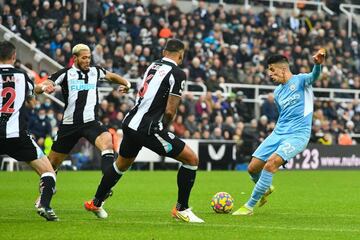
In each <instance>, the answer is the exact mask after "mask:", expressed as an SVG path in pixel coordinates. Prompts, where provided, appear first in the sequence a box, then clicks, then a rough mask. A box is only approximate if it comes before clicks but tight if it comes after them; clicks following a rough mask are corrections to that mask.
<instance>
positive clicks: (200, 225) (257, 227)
mask: <svg viewBox="0 0 360 240" xmlns="http://www.w3.org/2000/svg"><path fill="white" fill-rule="evenodd" d="M234 218H239V217H234ZM240 218H241V217H240ZM244 218H247V217H244ZM1 220H21V221H24V219H23V218H11V217H9V218H8V217H1V218H0V221H1ZM30 220H31V219H29V221H30ZM93 220H94V221H99V222H103V223H104V224H106V223H109V224H126V225H128V224H140V225H153V226H158V225H172V226H175V225H176V224H182V225H179V226H191V227H202V228H208V227H221V228H237V229H238V228H243V229H255V230H256V229H264V230H280V231H302V232H304V231H305V232H307V231H312V232H329V233H333V232H340V233H360V229H351V228H348V229H347V228H344V229H334V228H312V227H281V226H265V225H256V226H254V225H244V224H218V223H206V222H205V223H203V224H198V223H197V224H191V223H183V222H176V221H175V220H174V221H171V222H164V221H162V222H154V221H151V222H150V221H119V220H113V219H110V220H111V221H110V220H99V219H97V218H94V219H93ZM81 221H82V220H78V219H66V220H64V221H61V222H62V223H67V222H81ZM83 221H86V222H88V221H89V219H84V220H83ZM31 222H32V223H33V221H31ZM23 223H24V222H23Z"/></svg>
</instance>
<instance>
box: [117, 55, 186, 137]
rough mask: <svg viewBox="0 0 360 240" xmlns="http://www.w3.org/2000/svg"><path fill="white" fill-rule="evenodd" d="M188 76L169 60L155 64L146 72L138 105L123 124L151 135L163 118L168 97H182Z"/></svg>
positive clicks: (138, 97) (163, 59) (164, 59)
mask: <svg viewBox="0 0 360 240" xmlns="http://www.w3.org/2000/svg"><path fill="white" fill-rule="evenodd" d="M185 81H186V75H185V73H184V71H182V70H181V69H180V68H179V67H178V66H177V65H176V63H175V62H174V61H173V60H171V59H169V58H162V59H161V60H158V61H155V62H153V63H152V64H151V65H150V66H149V67H148V68H147V70H146V72H145V74H144V78H143V83H142V86H141V89H140V90H139V93H138V96H137V99H136V104H135V106H134V108H133V109H131V110H130V112H129V113H128V114H127V115H126V116H125V118H124V121H123V124H124V125H125V126H128V127H129V128H131V129H133V130H135V131H139V132H143V133H149V132H150V129H151V127H152V126H156V125H157V124H158V123H159V122H160V121H161V120H162V118H163V115H164V112H165V109H166V105H167V100H168V96H169V94H170V95H176V96H179V97H181V94H182V90H183V88H184V86H185Z"/></svg>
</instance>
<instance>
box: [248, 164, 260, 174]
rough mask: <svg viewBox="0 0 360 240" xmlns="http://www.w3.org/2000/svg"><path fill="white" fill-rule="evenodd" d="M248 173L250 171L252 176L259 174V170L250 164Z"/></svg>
mask: <svg viewBox="0 0 360 240" xmlns="http://www.w3.org/2000/svg"><path fill="white" fill-rule="evenodd" d="M247 171H248V173H250V174H251V173H252V174H254V173H257V172H258V170H257V169H256V168H255V167H254V166H253V165H252V164H251V163H250V164H249V166H248V168H247Z"/></svg>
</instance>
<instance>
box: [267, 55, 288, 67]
mask: <svg viewBox="0 0 360 240" xmlns="http://www.w3.org/2000/svg"><path fill="white" fill-rule="evenodd" d="M274 63H287V64H289V60H288V59H287V58H286V57H285V56H284V55H280V54H277V55H272V56H270V57H269V58H268V59H267V64H268V65H270V64H274Z"/></svg>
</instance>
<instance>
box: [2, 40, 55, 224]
mask: <svg viewBox="0 0 360 240" xmlns="http://www.w3.org/2000/svg"><path fill="white" fill-rule="evenodd" d="M15 60H16V49H15V46H14V45H13V44H12V43H10V42H8V41H4V42H0V155H2V154H6V155H9V156H10V157H12V158H15V159H16V160H18V161H24V162H26V163H27V164H29V165H30V166H31V167H32V168H33V169H34V170H35V171H36V172H37V174H39V175H40V199H39V205H38V208H37V212H38V214H39V215H40V216H42V217H44V218H46V219H47V220H48V221H57V220H58V217H57V216H56V215H55V213H54V211H53V209H52V208H51V207H50V201H51V198H52V195H53V194H54V192H55V181H56V176H55V172H54V170H53V168H52V167H51V164H50V162H49V160H48V158H47V157H46V156H45V154H44V153H43V152H42V150H41V149H40V147H39V146H38V145H37V144H36V143H35V141H34V140H33V139H32V138H31V136H30V135H29V134H28V133H27V122H26V119H25V112H24V111H25V102H26V101H27V99H29V98H30V97H32V96H33V91H34V84H33V82H32V81H31V80H30V79H29V77H28V75H27V74H26V73H25V72H23V71H21V70H19V69H16V68H14V66H13V65H14V63H15ZM38 88H39V86H36V87H35V90H39V89H38ZM44 91H48V89H46V88H44ZM2 184H5V183H2ZM3 204H6V203H3Z"/></svg>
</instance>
